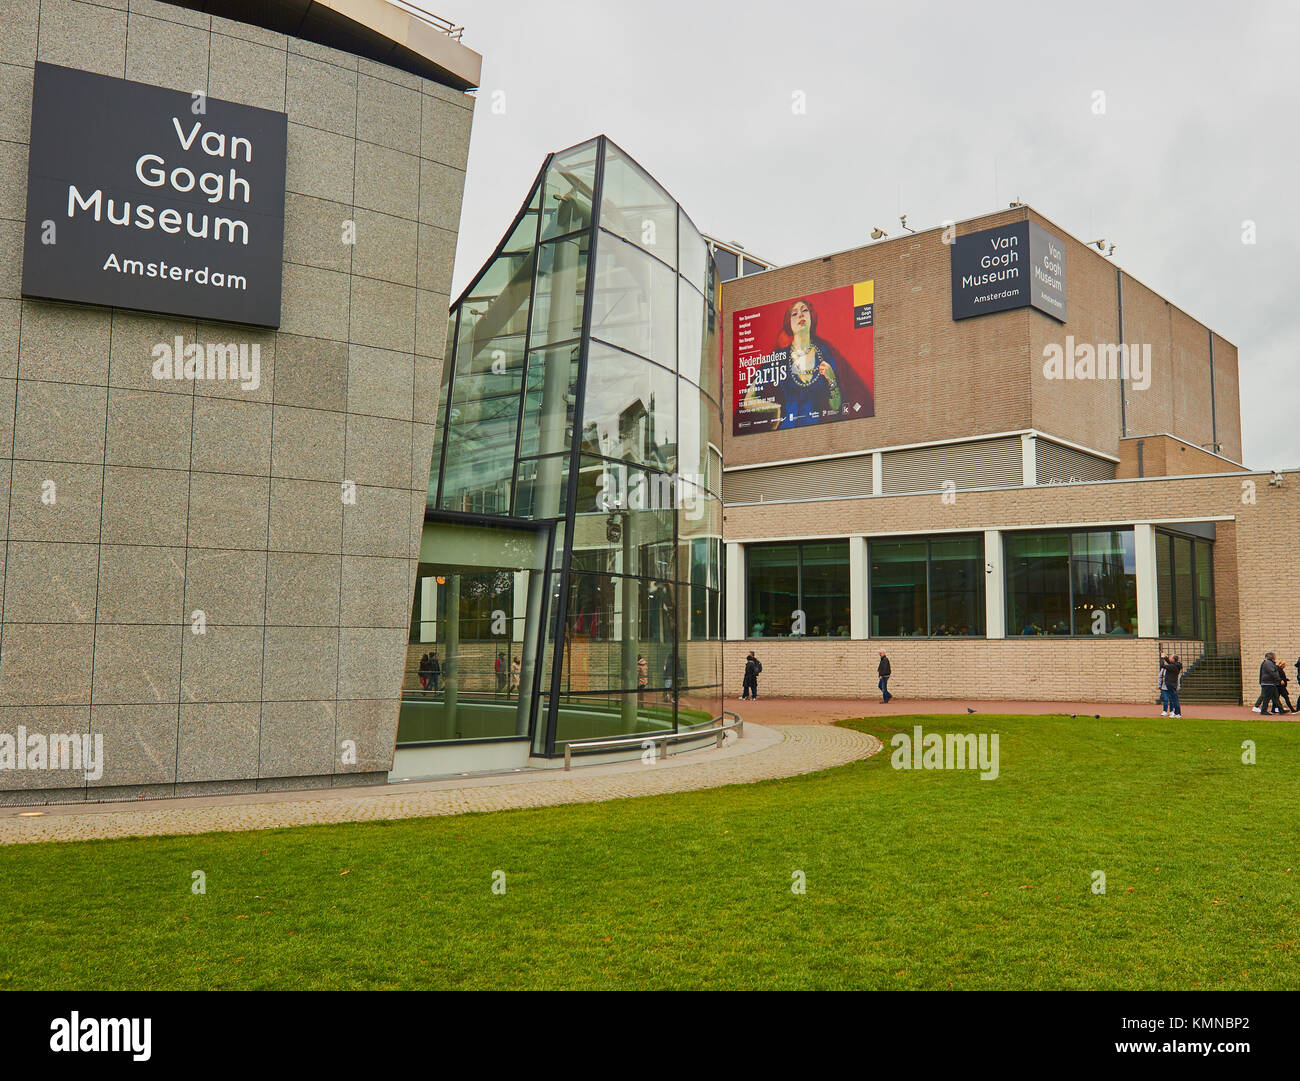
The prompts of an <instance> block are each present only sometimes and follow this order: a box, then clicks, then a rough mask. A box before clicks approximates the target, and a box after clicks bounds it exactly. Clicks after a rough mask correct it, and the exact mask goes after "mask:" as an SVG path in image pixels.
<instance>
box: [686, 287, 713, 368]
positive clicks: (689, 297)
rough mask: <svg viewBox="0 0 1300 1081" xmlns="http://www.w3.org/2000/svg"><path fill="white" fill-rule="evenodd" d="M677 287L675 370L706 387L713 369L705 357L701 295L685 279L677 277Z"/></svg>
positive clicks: (702, 298)
mask: <svg viewBox="0 0 1300 1081" xmlns="http://www.w3.org/2000/svg"><path fill="white" fill-rule="evenodd" d="M677 286H678V288H677V293H678V302H677V369H678V371H679V372H681V374H682V375H684V376H685V377H686V378H687V379H689V380H690V381H691V382H692V383H695V384H697V385H700V386H705V387H708V383H709V378H708V377H709V375H710V374H712V370H713V369H712V367H711V366H710V365H709V363H708V360H707V358H706V357H705V346H704V338H705V320H704V297H703V295H702V294H701V293H700V291H699V290H698V289H696V288H695V287H694V286H692V285H690V284H689V283H688V282H687V281H686V279H685V278H678V279H677ZM710 389H711V388H710Z"/></svg>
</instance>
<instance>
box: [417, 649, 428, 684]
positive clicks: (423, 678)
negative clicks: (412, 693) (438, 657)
mask: <svg viewBox="0 0 1300 1081" xmlns="http://www.w3.org/2000/svg"><path fill="white" fill-rule="evenodd" d="M416 674H417V675H418V676H419V677H420V690H422V691H427V690H428V689H429V655H428V654H427V653H426V654H425V655H424V656H423V657H421V658H420V667H419V668H417V669H416Z"/></svg>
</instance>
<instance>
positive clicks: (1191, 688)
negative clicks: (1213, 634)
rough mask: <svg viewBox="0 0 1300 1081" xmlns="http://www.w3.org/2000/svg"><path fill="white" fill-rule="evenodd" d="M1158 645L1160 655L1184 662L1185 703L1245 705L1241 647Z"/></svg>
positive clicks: (1182, 642) (1180, 641)
mask: <svg viewBox="0 0 1300 1081" xmlns="http://www.w3.org/2000/svg"><path fill="white" fill-rule="evenodd" d="M1156 645H1157V653H1158V654H1168V655H1169V656H1171V657H1172V656H1178V657H1179V658H1180V659H1181V660H1182V662H1183V673H1182V679H1181V685H1180V687H1179V697H1180V698H1181V699H1182V700H1183V701H1184V702H1202V703H1204V702H1231V703H1232V704H1234V705H1240V704H1241V700H1242V685H1241V645H1240V643H1238V642H1212V641H1211V642H1207V641H1202V640H1199V639H1194V638H1192V639H1188V638H1162V639H1160V640H1159V641H1158V642H1157V643H1156ZM1152 694H1153V697H1154V692H1152Z"/></svg>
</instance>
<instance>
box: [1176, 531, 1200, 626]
mask: <svg viewBox="0 0 1300 1081" xmlns="http://www.w3.org/2000/svg"><path fill="white" fill-rule="evenodd" d="M1173 542H1174V575H1173V587H1174V637H1175V638H1194V637H1196V603H1195V601H1194V599H1193V589H1194V586H1193V584H1192V539H1191V538H1190V537H1177V536H1176V537H1174V538H1173Z"/></svg>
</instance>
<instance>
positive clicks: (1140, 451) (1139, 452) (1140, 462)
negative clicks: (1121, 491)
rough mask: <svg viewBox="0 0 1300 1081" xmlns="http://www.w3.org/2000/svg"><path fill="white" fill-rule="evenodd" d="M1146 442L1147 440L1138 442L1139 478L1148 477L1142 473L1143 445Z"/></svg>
mask: <svg viewBox="0 0 1300 1081" xmlns="http://www.w3.org/2000/svg"><path fill="white" fill-rule="evenodd" d="M1145 442H1146V440H1145V439H1139V440H1138V476H1139V477H1145V476H1146V474H1145V473H1144V472H1143V471H1142V444H1143V443H1145Z"/></svg>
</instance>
